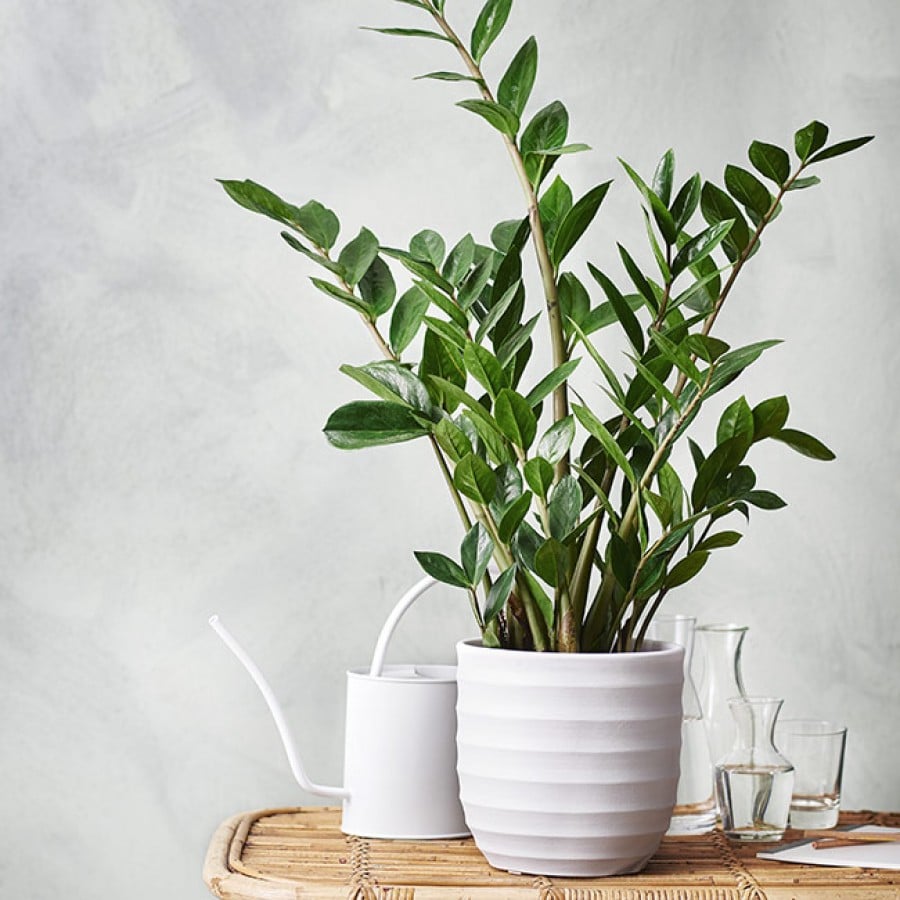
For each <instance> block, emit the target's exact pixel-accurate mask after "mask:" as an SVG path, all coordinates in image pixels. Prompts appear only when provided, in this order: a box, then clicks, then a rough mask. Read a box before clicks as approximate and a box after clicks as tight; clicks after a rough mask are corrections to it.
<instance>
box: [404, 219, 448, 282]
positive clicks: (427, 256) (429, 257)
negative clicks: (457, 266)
mask: <svg viewBox="0 0 900 900" xmlns="http://www.w3.org/2000/svg"><path fill="white" fill-rule="evenodd" d="M445 249H446V245H445V244H444V239H443V238H442V237H441V236H440V235H439V234H438V233H437V232H436V231H432V230H431V229H430V228H425V229H424V230H422V231H420V232H419V233H418V234H414V235H413V236H412V238H410V241H409V253H410V256H412V257H413V259H418V260H419V261H421V262H425V263H428V264H429V265H431V266H433V267H434V269H436V270H437V269H440V267H441V263H442V262H443V261H444V251H445ZM448 280H449V279H448Z"/></svg>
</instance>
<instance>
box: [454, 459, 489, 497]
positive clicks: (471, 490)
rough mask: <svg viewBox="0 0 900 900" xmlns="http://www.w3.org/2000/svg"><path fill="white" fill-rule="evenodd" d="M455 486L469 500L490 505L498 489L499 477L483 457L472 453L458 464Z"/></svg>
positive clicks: (455, 473)
mask: <svg viewBox="0 0 900 900" xmlns="http://www.w3.org/2000/svg"><path fill="white" fill-rule="evenodd" d="M453 484H454V486H455V487H456V489H457V490H458V491H459V492H460V493H461V494H464V495H465V496H466V497H468V498H469V499H471V500H475V501H476V502H477V503H490V502H491V498H492V497H493V496H494V491H495V490H496V489H497V476H496V475H494V473H493V471H492V470H491V467H490V466H489V465H488V464H487V463H486V462H485V461H484V460H483V459H481V457H479V456H476V455H475V454H474V453H470V454H469V455H468V456H464V457H463V458H462V459H461V460H460V461H459V462H458V463H457V464H456V468H455V469H454V470H453Z"/></svg>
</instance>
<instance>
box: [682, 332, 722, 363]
mask: <svg viewBox="0 0 900 900" xmlns="http://www.w3.org/2000/svg"><path fill="white" fill-rule="evenodd" d="M684 345H685V347H687V349H688V350H690V351H691V353H693V354H694V355H695V356H699V357H700V359H702V360H704V361H705V362H708V363H713V362H715V361H716V360H717V359H720V358H721V357H722V356H724V355H725V354H726V353H727V352H728V350H729V349H730V348H729V346H728V344H726V343H725V341H723V340H721V339H720V338H715V337H712V335H709V334H691V335H688V337H687V338H686V340H685V342H684Z"/></svg>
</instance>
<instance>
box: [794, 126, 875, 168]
mask: <svg viewBox="0 0 900 900" xmlns="http://www.w3.org/2000/svg"><path fill="white" fill-rule="evenodd" d="M874 137H875V135H874V134H868V135H866V136H865V137H858V138H851V139H850V140H849V141H840V142H839V143H837V144H832V145H831V146H830V147H826V148H825V149H824V150H821V151H820V152H819V153H817V154H816V155H815V156H812V157H810V158H809V159H808V160H807V163H806V164H807V165H808V166H811V165H812V164H813V163H817V162H822V161H823V160H826V159H834V157H835V156H842V155H843V154H844V153H850V152H851V151H852V150H856V149H857V148H858V147H862V146H864V145H865V144H868V143H869V141H871V140H873V139H874Z"/></svg>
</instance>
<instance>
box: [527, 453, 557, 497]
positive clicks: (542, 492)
mask: <svg viewBox="0 0 900 900" xmlns="http://www.w3.org/2000/svg"><path fill="white" fill-rule="evenodd" d="M522 472H523V474H524V475H525V481H526V482H527V483H528V487H530V488H531V489H532V490H533V491H534V492H535V494H537V495H538V497H541V498H544V497H546V496H547V491H548V490H549V489H550V485H551V484H553V466H551V465H550V463H548V462H547V460H546V459H542V458H541V457H540V456H535V457H533V458H532V459H529V460H528V462H527V463H525V465H524V467H523V469H522Z"/></svg>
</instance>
